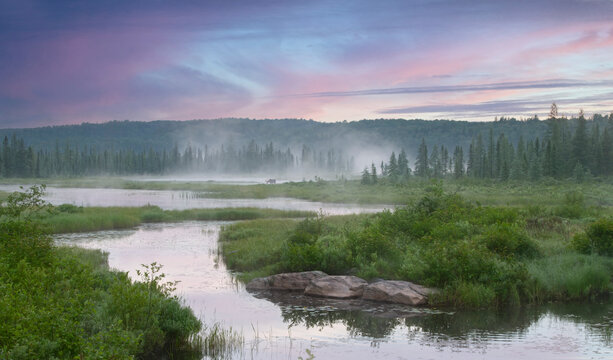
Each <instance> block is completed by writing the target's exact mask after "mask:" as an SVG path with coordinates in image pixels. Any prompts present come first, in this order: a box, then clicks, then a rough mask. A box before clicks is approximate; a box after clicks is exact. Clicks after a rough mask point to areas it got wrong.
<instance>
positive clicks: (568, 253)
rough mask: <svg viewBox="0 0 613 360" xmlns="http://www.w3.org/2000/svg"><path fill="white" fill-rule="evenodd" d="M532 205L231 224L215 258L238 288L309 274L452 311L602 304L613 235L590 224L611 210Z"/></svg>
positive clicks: (424, 203) (452, 204)
mask: <svg viewBox="0 0 613 360" xmlns="http://www.w3.org/2000/svg"><path fill="white" fill-rule="evenodd" d="M536 204H537V202H534V201H533V202H531V203H530V205H528V206H482V205H479V204H477V203H476V202H475V201H468V200H466V199H465V198H464V197H462V196H460V195H458V194H449V193H445V192H444V191H443V189H442V188H441V187H440V186H436V185H435V186H433V187H431V188H430V189H428V190H427V191H426V192H425V195H424V194H422V197H421V199H420V200H418V201H416V202H414V203H413V204H412V205H409V206H407V207H404V208H399V209H397V210H396V211H395V212H393V213H392V212H383V213H380V214H375V215H354V216H342V217H328V218H321V217H320V218H311V219H307V220H304V221H295V220H276V221H270V220H256V221H249V222H241V223H237V224H232V225H229V226H226V227H224V229H223V230H222V233H221V237H220V242H221V252H222V255H223V257H224V259H225V261H226V263H227V264H228V266H229V267H230V268H231V269H234V270H237V271H240V272H242V275H241V276H242V278H243V279H244V280H248V279H250V278H252V277H254V276H262V275H268V274H272V273H278V272H285V271H305V270H322V271H325V272H327V273H330V274H355V275H357V276H361V277H364V278H367V279H372V278H386V279H401V280H408V281H414V282H417V283H421V284H424V285H427V286H433V287H437V288H440V289H442V292H441V294H440V295H439V296H438V297H436V298H434V299H432V301H433V304H448V305H453V306H456V307H467V308H479V307H490V306H491V307H497V306H498V307H499V306H505V305H509V304H526V303H542V302H545V301H550V300H563V301H566V300H586V299H594V298H597V297H599V296H601V295H606V294H608V293H609V292H610V291H611V289H612V288H611V275H612V274H613V258H611V255H613V250H611V252H612V253H608V252H607V251H608V250H606V249H609V248H608V247H607V246H611V249H613V229H611V228H609V226H611V225H610V224H611V220H606V219H605V220H601V221H599V222H594V219H595V217H597V216H599V215H600V214H602V213H603V212H606V210H607V208H605V209H602V208H597V207H594V206H588V205H587V204H586V201H585V199H584V198H583V197H582V196H581V195H580V194H579V193H575V192H570V193H567V194H566V196H565V197H564V200H563V201H562V202H561V203H560V204H558V205H556V206H551V207H543V206H541V205H540V204H539V205H536ZM598 224H600V225H598ZM590 234H591V235H590ZM586 239H587V240H586ZM603 244H604V245H603ZM599 248H602V249H605V250H599ZM264 249H265V251H264Z"/></svg>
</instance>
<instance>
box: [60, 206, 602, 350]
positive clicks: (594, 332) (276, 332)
mask: <svg viewBox="0 0 613 360" xmlns="http://www.w3.org/2000/svg"><path fill="white" fill-rule="evenodd" d="M258 201H259V200H258ZM224 224H225V223H223V222H189V223H180V224H150V225H144V226H141V227H139V228H137V229H136V230H122V231H102V232H94V233H83V234H69V235H61V236H57V238H56V240H57V242H58V243H60V244H69V245H78V246H82V247H86V248H97V249H103V250H105V251H108V252H109V263H110V265H111V267H113V268H116V269H119V270H122V271H128V272H129V273H130V275H132V276H134V275H135V270H136V269H139V268H140V264H143V263H145V264H147V263H151V262H153V261H157V262H159V263H162V264H163V265H164V268H163V271H164V272H165V273H166V274H167V276H168V278H169V279H170V280H178V281H180V283H179V285H178V288H177V289H178V292H179V293H180V294H181V295H182V296H183V298H184V299H185V300H186V302H187V304H188V305H189V306H191V307H192V308H193V309H194V312H195V313H196V314H197V315H199V316H200V317H201V318H202V319H203V320H204V321H205V322H207V323H212V322H215V321H220V322H222V323H223V324H224V325H226V326H231V327H232V328H234V329H237V330H239V331H241V332H242V334H243V335H244V337H245V340H246V344H245V348H244V349H243V350H242V351H241V352H238V353H235V354H233V357H235V358H246V359H251V358H256V359H296V358H298V357H299V356H302V357H303V358H306V357H307V352H306V350H307V349H308V350H309V351H310V352H312V354H314V355H315V359H447V358H449V359H540V360H546V359H613V347H612V342H611V329H612V327H613V304H611V303H604V304H591V305H576V306H546V307H537V308H524V309H520V310H515V311H509V312H505V313H501V314H497V313H493V312H486V311H480V312H455V313H451V312H444V311H435V310H426V309H417V308H411V307H405V306H391V305H381V304H377V303H367V302H361V301H357V300H356V301H331V300H323V299H310V298H304V297H302V296H300V295H296V294H281V295H274V294H270V293H260V294H256V295H255V296H254V295H252V294H250V293H248V292H247V291H245V289H244V286H243V285H242V284H240V283H237V282H236V281H235V280H234V278H233V276H232V274H231V273H230V272H229V271H228V270H227V269H226V267H225V264H224V263H223V261H221V260H220V259H219V258H218V256H217V239H218V235H219V231H220V228H221V226H223V225H224Z"/></svg>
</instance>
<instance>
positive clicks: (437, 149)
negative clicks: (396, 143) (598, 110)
mask: <svg viewBox="0 0 613 360" xmlns="http://www.w3.org/2000/svg"><path fill="white" fill-rule="evenodd" d="M545 122H546V123H547V126H548V129H547V132H546V133H545V134H544V135H543V136H542V137H535V138H533V139H529V140H527V141H526V140H524V137H523V136H520V138H519V139H518V141H517V142H516V143H513V142H511V141H510V140H509V139H508V137H507V136H506V135H505V134H504V133H500V134H499V135H498V136H494V133H493V131H492V129H490V131H489V133H488V135H487V136H483V135H482V134H481V133H479V134H477V135H476V136H474V137H473V138H472V140H471V142H470V144H469V145H468V146H467V147H462V146H460V145H456V146H455V147H453V150H451V149H448V148H447V147H446V146H445V145H438V144H436V145H434V146H431V147H430V149H429V148H428V145H427V144H426V141H425V139H422V142H421V144H420V145H419V147H418V149H417V156H416V159H415V164H414V167H413V169H411V168H410V167H409V166H408V161H407V157H406V154H405V152H404V150H402V151H401V152H400V153H399V154H398V156H396V153H395V152H392V154H391V155H390V157H389V160H388V161H387V162H381V163H380V165H379V170H378V171H377V166H376V165H375V164H374V163H372V164H371V165H370V166H369V167H366V168H364V170H363V171H362V183H364V184H374V183H376V182H377V181H378V180H379V178H382V179H385V181H389V182H394V183H398V182H403V181H406V180H407V179H408V178H409V176H411V175H414V176H418V177H431V178H444V177H454V178H462V177H471V178H481V179H499V180H509V179H512V180H532V181H536V180H539V179H541V178H542V177H551V178H556V179H567V178H574V179H576V180H583V179H585V178H586V177H589V176H611V175H613V117H612V116H604V117H602V116H595V117H594V119H592V120H587V119H586V118H585V116H584V115H583V112H581V113H580V114H579V116H578V117H577V118H574V119H567V118H561V117H558V116H557V106H555V104H554V105H553V106H552V109H551V114H550V117H549V118H548V119H547V120H546V121H545Z"/></svg>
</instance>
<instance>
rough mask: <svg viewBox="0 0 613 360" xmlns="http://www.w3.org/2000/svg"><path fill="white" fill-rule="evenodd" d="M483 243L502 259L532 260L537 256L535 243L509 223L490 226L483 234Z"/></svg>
mask: <svg viewBox="0 0 613 360" xmlns="http://www.w3.org/2000/svg"><path fill="white" fill-rule="evenodd" d="M483 241H484V243H485V246H486V247H487V249H488V250H489V251H491V252H494V253H496V254H498V255H501V256H504V257H512V256H519V257H527V258H533V257H536V256H537V255H538V254H539V250H538V247H537V245H536V243H535V242H534V241H533V240H531V239H530V238H528V236H527V235H526V234H525V233H524V232H523V231H521V230H520V229H519V228H518V226H512V225H509V223H503V224H501V225H492V226H490V228H489V229H488V230H486V231H485V233H484V234H483Z"/></svg>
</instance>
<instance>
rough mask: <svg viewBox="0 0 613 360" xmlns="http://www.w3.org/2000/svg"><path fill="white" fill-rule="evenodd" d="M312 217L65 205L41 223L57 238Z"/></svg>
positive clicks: (251, 210)
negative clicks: (144, 227)
mask: <svg viewBox="0 0 613 360" xmlns="http://www.w3.org/2000/svg"><path fill="white" fill-rule="evenodd" d="M313 215H315V214H314V213H313V212H309V211H297V210H277V209H260V208H222V209H189V210H162V209H160V208H159V207H157V206H143V207H86V208H82V207H77V206H74V205H68V204H65V205H60V206H58V207H56V208H55V209H54V210H53V211H52V212H51V213H50V214H47V215H45V216H44V217H43V218H42V219H41V220H42V222H43V223H44V224H46V225H47V226H49V228H50V231H51V232H52V233H55V234H59V233H71V232H87V231H98V230H113V229H128V228H133V227H135V226H138V225H140V224H142V223H155V222H180V221H189V220H201V221H205V220H220V221H221V220H227V221H232V220H252V219H266V218H268V219H270V218H302V217H307V216H313Z"/></svg>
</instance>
